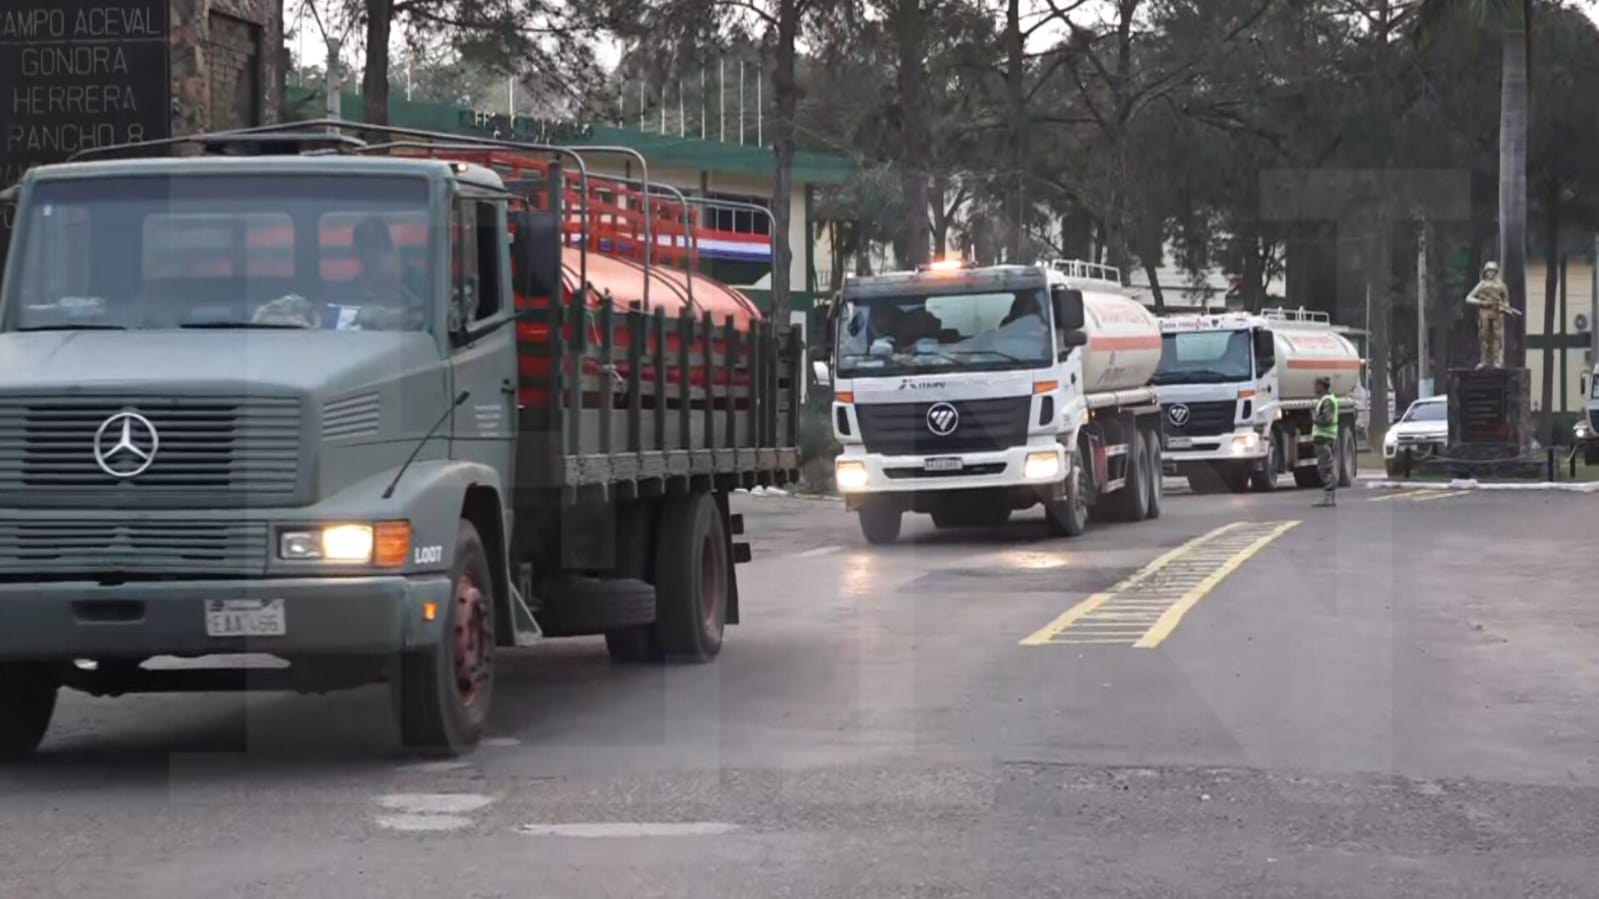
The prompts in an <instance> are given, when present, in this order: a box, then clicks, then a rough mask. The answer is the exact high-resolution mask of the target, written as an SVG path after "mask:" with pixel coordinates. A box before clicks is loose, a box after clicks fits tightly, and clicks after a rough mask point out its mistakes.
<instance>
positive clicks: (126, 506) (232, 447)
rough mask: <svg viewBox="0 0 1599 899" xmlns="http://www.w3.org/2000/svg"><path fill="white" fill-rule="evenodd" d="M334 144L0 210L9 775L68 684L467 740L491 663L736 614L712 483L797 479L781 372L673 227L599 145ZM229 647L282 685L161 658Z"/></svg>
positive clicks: (108, 168) (463, 744)
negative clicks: (367, 696)
mask: <svg viewBox="0 0 1599 899" xmlns="http://www.w3.org/2000/svg"><path fill="white" fill-rule="evenodd" d="M335 124H336V123H329V122H313V123H304V124H301V125H296V126H282V127H279V128H275V129H272V128H269V129H254V130H251V131H237V132H227V133H220V134H210V135H200V136H195V137H188V138H182V139H175V140H173V141H168V142H162V143H159V144H147V145H142V146H133V147H119V148H108V149H106V150H102V151H95V152H94V153H93V154H91V155H89V156H88V157H86V158H83V159H80V160H75V161H73V162H69V163H65V164H60V165H52V166H43V167H40V168H36V169H33V170H32V171H30V172H29V173H28V174H27V175H26V176H25V177H24V178H23V180H22V181H21V182H20V183H19V184H18V185H17V186H16V187H15V188H13V189H11V190H10V191H8V192H7V195H6V196H5V198H4V199H5V200H6V202H7V203H8V204H14V206H15V208H14V209H12V210H9V211H10V212H12V213H14V219H15V222H16V225H15V231H14V234H13V238H12V243H11V247H10V253H9V255H8V257H7V263H6V269H5V278H4V284H3V293H0V758H4V759H8V760H18V759H24V758H26V757H29V756H30V755H32V754H33V753H34V751H35V750H36V749H37V747H38V745H39V744H40V742H41V741H42V739H43V736H44V734H45V732H46V730H47V728H48V726H49V721H50V718H51V716H52V714H53V711H54V708H55V703H56V698H57V695H58V693H59V691H60V689H61V688H62V687H67V688H72V689H77V690H80V691H84V692H87V693H90V694H94V695H110V696H116V695H121V694H125V693H135V692H163V691H210V690H236V689H275V690H293V691H299V692H315V693H320V692H326V691H330V690H338V689H346V688H352V687H357V686H361V685H365V684H370V683H379V682H386V683H387V684H388V685H389V687H390V689H391V693H392V701H393V705H394V709H395V712H396V719H397V722H398V730H399V734H400V737H401V739H402V741H403V742H404V743H405V744H406V745H407V746H408V747H410V748H412V749H413V750H415V751H417V752H419V753H422V754H428V755H445V756H448V755H455V754H459V753H462V752H466V751H469V750H470V749H471V748H472V747H473V746H475V745H476V743H477V742H478V740H479V739H480V737H481V735H482V734H483V732H484V728H485V723H486V720H487V715H488V711H489V708H490V701H491V699H492V696H493V691H494V680H495V678H494V671H495V656H496V650H497V649H505V648H512V647H521V646H527V645H529V644H532V643H534V642H537V641H538V640H540V639H541V638H544V637H556V636H579V635H600V634H603V635H604V636H605V639H606V644H607V646H608V648H609V651H610V653H611V655H612V656H613V657H614V658H616V659H618V660H621V661H630V662H658V661H671V660H685V661H707V660H710V659H711V658H713V657H715V656H716V655H717V653H718V651H719V649H720V647H721V645H722V637H723V629H724V627H725V626H726V625H727V624H733V623H736V622H737V621H738V619H739V590H738V582H737V578H736V576H735V568H734V565H735V563H738V562H743V561H747V560H748V558H749V547H748V544H746V543H743V542H741V541H737V540H736V539H735V538H736V537H737V536H738V535H739V534H741V533H742V527H743V525H742V520H741V517H740V516H738V515H735V514H732V513H731V512H730V511H729V506H728V499H729V494H730V493H731V492H733V491H735V490H737V489H740V488H751V487H755V486H763V485H775V484H781V483H785V482H788V481H790V480H791V479H793V478H795V477H796V476H797V470H798V458H797V451H796V450H795V449H794V446H795V440H794V433H795V428H796V424H797V419H796V415H797V410H798V403H797V401H796V397H795V393H794V392H795V390H796V389H797V386H798V377H797V372H798V361H799V359H800V354H799V352H798V348H797V346H796V345H795V344H794V342H793V341H792V338H790V339H789V340H781V339H780V337H779V335H778V334H777V333H776V332H775V331H774V329H773V327H772V325H771V323H769V322H767V321H765V320H763V319H762V318H761V316H760V315H759V314H758V312H755V311H754V307H753V306H749V305H747V301H746V300H744V299H743V298H742V296H741V295H738V294H737V292H736V291H732V290H729V289H727V288H725V287H721V286H719V285H716V284H715V283H714V282H712V281H710V280H709V279H706V278H703V277H702V276H700V275H698V274H696V273H695V272H694V271H693V269H694V268H695V267H697V265H698V259H697V258H696V257H695V254H694V252H693V247H694V245H695V240H696V237H695V225H694V223H695V216H694V215H693V213H692V210H690V209H689V208H687V207H686V206H684V205H683V204H682V203H680V202H678V201H676V200H668V199H667V195H668V194H669V193H673V192H672V191H670V189H665V188H662V187H661V186H659V185H651V184H650V183H649V182H648V179H647V177H646V178H645V179H643V181H642V182H640V181H636V180H635V181H625V180H621V179H618V180H614V181H607V180H606V179H602V178H600V177H598V176H596V175H594V174H592V173H591V171H590V163H588V162H585V157H587V158H589V159H592V158H594V156H595V155H596V154H598V153H600V152H602V151H605V148H595V150H594V151H593V152H589V151H583V152H577V151H573V150H571V149H563V148H554V147H542V146H536V145H530V144H521V143H515V142H504V141H487V140H469V139H465V138H460V137H456V136H453V135H439V134H430V133H424V132H415V131H408V130H403V129H392V128H385V129H371V128H366V127H365V126H361V127H362V129H363V130H362V131H361V134H362V139H357V138H355V137H352V136H347V135H339V134H336V133H334V131H333V126H334V125H335ZM346 126H347V127H348V125H347V123H346ZM374 138H375V139H374ZM609 152H616V151H609ZM629 152H630V151H629ZM642 162H643V160H638V161H637V163H638V164H642ZM640 167H641V168H642V165H641V166H640ZM557 187H559V189H556V188H557ZM678 196H679V197H680V195H678ZM374 221H375V222H378V225H373V224H372V222H374ZM663 236H664V238H665V241H666V243H665V244H663V241H662V238H663ZM663 245H664V246H667V247H669V248H670V252H668V251H666V250H660V249H659V248H660V247H662V246H663ZM685 248H687V249H686V250H685ZM652 255H653V256H654V258H653V259H652ZM724 313H725V314H724ZM239 654H245V655H253V654H259V655H266V656H272V657H276V658H277V659H279V660H281V662H286V663H287V664H286V665H284V664H281V662H280V664H278V665H277V666H276V667H273V668H269V669H262V668H261V667H260V666H258V665H257V666H252V667H250V668H249V670H247V671H246V670H244V669H241V668H239V667H231V668H230V667H226V666H222V667H195V665H194V664H193V663H189V664H185V665H178V666H174V665H171V664H163V662H165V660H166V659H167V658H168V657H180V658H202V657H213V656H218V657H223V656H237V655H239ZM152 660H156V663H155V664H151V661H152Z"/></svg>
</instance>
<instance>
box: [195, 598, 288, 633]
mask: <svg viewBox="0 0 1599 899" xmlns="http://www.w3.org/2000/svg"><path fill="white" fill-rule="evenodd" d="M288 629H289V628H288V621H287V619H286V618H285V616H284V612H283V600H281V599H211V600H207V601H206V604H205V633H206V636H208V637H281V636H283V635H284V634H286V633H288Z"/></svg>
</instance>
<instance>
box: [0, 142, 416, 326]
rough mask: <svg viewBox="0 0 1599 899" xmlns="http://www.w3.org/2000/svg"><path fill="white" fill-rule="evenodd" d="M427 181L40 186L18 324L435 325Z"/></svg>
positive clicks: (9, 295) (20, 232)
mask: <svg viewBox="0 0 1599 899" xmlns="http://www.w3.org/2000/svg"><path fill="white" fill-rule="evenodd" d="M428 196H429V185H428V182H427V181H426V180H425V179H422V178H419V177H393V176H361V175H354V176H351V175H345V176H339V177H333V176H327V175H265V174H263V175H237V174H229V175H209V174H203V175H202V174H196V175H185V176H178V177H172V176H154V177H152V176H140V177H134V176H130V177H109V178H106V177H100V178H84V179H81V180H70V181H41V182H39V183H38V184H37V185H36V186H35V187H34V189H33V191H32V192H31V195H30V197H29V201H28V203H27V204H26V207H25V208H23V209H21V210H19V221H18V228H17V231H16V233H15V238H14V241H13V249H12V252H13V255H14V256H15V259H14V260H13V264H12V266H11V272H10V277H9V278H8V279H7V281H6V296H5V317H4V325H5V328H6V329H7V330H16V331H28V330H79V329H95V330H101V329H110V328H115V329H157V328H327V329H337V330H406V331H416V330H424V329H426V327H427V322H428V318H429V316H428V314H427V308H426V305H425V303H424V300H423V298H424V297H426V296H427V294H428V285H429V284H430V283H431V282H430V280H429V276H430V257H429V251H428V248H429V225H428V222H429V219H428Z"/></svg>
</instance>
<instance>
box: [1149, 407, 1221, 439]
mask: <svg viewBox="0 0 1599 899" xmlns="http://www.w3.org/2000/svg"><path fill="white" fill-rule="evenodd" d="M1174 406H1187V407H1188V415H1187V417H1186V418H1183V416H1181V415H1176V416H1174V415H1173V414H1172V407H1174ZM1237 411H1238V404H1237V402H1235V401H1234V400H1219V401H1213V402H1208V403H1167V404H1166V405H1164V406H1162V407H1161V412H1162V413H1163V415H1162V417H1164V418H1165V419H1166V433H1168V434H1175V435H1177V436H1180V437H1211V436H1214V435H1216V434H1225V433H1227V432H1228V431H1231V430H1232V429H1233V416H1234V415H1235V414H1236V413H1237ZM1179 418H1182V419H1183V420H1182V423H1181V424H1179V423H1178V421H1177V419H1179Z"/></svg>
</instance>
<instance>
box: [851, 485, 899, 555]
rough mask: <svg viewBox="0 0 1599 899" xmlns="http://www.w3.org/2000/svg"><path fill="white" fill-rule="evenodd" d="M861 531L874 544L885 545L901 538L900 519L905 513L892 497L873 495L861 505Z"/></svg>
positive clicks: (867, 540) (868, 541)
mask: <svg viewBox="0 0 1599 899" xmlns="http://www.w3.org/2000/svg"><path fill="white" fill-rule="evenodd" d="M858 514H859V515H860V519H861V533H862V534H864V535H865V536H866V542H867V543H870V544H872V545H873V546H884V545H886V544H890V543H893V542H894V541H896V540H898V539H899V526H900V519H901V518H902V517H903V516H904V513H903V512H902V511H901V510H900V507H899V506H898V505H897V504H896V503H895V502H894V501H893V500H891V499H886V498H877V497H873V498H872V499H868V500H867V501H866V502H865V503H864V504H862V505H861V509H860V512H859V513H858Z"/></svg>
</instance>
